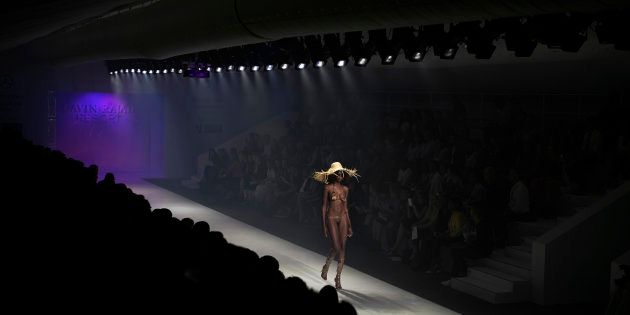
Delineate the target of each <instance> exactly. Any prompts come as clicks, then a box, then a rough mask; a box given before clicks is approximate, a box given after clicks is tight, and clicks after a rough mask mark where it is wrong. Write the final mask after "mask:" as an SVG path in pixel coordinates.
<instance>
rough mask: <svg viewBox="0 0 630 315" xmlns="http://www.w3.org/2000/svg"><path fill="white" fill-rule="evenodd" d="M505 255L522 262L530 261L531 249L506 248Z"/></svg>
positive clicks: (526, 247) (524, 247)
mask: <svg viewBox="0 0 630 315" xmlns="http://www.w3.org/2000/svg"><path fill="white" fill-rule="evenodd" d="M505 255H506V256H508V257H513V258H515V259H518V260H522V261H524V262H530V264H531V261H532V249H531V247H528V246H508V247H506V248H505Z"/></svg>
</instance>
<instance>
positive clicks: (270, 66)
mask: <svg viewBox="0 0 630 315" xmlns="http://www.w3.org/2000/svg"><path fill="white" fill-rule="evenodd" d="M265 70H267V71H271V70H273V65H267V66H266V67H265Z"/></svg>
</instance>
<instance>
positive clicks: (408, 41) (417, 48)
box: [399, 27, 428, 62]
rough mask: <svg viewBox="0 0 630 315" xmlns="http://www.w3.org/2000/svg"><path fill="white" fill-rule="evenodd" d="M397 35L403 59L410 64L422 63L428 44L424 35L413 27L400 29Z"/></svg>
mask: <svg viewBox="0 0 630 315" xmlns="http://www.w3.org/2000/svg"><path fill="white" fill-rule="evenodd" d="M399 33H400V36H399V37H400V41H401V44H402V49H403V53H404V55H405V59H407V60H409V61H411V62H421V61H423V60H424V57H426V54H427V51H428V43H427V40H426V38H425V35H424V33H423V32H422V31H421V30H420V29H418V30H416V29H414V28H413V27H407V28H402V29H401V30H399Z"/></svg>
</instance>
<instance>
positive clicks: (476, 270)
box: [468, 266, 529, 290]
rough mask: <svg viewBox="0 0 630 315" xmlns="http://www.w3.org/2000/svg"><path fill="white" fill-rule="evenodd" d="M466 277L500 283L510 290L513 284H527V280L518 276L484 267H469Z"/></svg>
mask: <svg viewBox="0 0 630 315" xmlns="http://www.w3.org/2000/svg"><path fill="white" fill-rule="evenodd" d="M468 276H469V277H471V278H478V279H485V280H486V281H488V282H493V281H494V282H496V283H502V284H503V285H507V286H508V288H509V289H510V290H513V289H514V286H515V284H520V283H527V284H528V283H529V280H527V279H525V278H522V277H520V276H518V275H514V274H511V273H506V272H503V271H501V270H498V269H493V268H489V267H485V266H472V267H469V268H468ZM508 283H509V284H508Z"/></svg>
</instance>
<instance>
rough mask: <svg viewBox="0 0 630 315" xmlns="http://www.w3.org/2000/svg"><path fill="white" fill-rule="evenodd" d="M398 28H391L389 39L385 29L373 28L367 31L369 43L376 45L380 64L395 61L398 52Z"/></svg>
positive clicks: (389, 63)
mask: <svg viewBox="0 0 630 315" xmlns="http://www.w3.org/2000/svg"><path fill="white" fill-rule="evenodd" d="M399 33H400V30H399V29H394V30H392V36H391V39H389V38H388V36H387V31H386V30H385V29H380V30H373V31H370V32H369V35H370V44H371V45H374V47H376V50H377V51H378V55H379V56H380V57H381V64H382V65H393V64H394V63H396V58H398V53H399V52H400V39H399V37H400V34H399Z"/></svg>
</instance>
